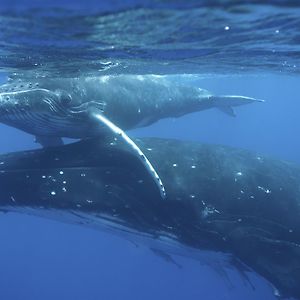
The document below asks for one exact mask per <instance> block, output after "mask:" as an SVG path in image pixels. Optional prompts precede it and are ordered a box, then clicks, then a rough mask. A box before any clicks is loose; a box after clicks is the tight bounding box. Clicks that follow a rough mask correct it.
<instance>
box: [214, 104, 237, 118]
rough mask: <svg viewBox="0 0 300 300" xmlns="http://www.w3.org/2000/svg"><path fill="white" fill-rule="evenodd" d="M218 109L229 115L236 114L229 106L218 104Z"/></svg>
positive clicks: (234, 115) (233, 115)
mask: <svg viewBox="0 0 300 300" xmlns="http://www.w3.org/2000/svg"><path fill="white" fill-rule="evenodd" d="M218 109H219V110H220V111H221V112H223V113H225V114H226V115H229V116H231V117H236V114H235V112H234V110H233V108H232V107H231V106H219V107H218Z"/></svg>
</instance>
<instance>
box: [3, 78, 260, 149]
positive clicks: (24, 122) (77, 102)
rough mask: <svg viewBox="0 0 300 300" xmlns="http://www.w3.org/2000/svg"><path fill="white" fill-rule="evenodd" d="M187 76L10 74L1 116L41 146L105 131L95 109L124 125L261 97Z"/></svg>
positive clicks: (230, 109)
mask: <svg viewBox="0 0 300 300" xmlns="http://www.w3.org/2000/svg"><path fill="white" fill-rule="evenodd" d="M189 78H191V77H190V76H186V75H178V76H176V80H174V76H170V75H165V76H158V75H116V76H100V77H79V78H71V79H70V78H65V79H64V78H55V79H51V78H41V79H38V80H35V81H34V80H32V81H27V80H26V81H22V80H13V81H12V82H9V83H7V84H4V85H2V86H1V87H0V122H2V123H5V124H7V125H10V126H13V127H16V128H19V129H21V130H24V131H26V132H28V133H31V134H33V135H35V136H36V137H37V141H38V142H39V143H41V144H42V145H44V146H49V145H59V144H62V141H61V137H69V138H80V139H81V138H86V137H92V136H101V135H104V134H107V131H109V130H106V129H107V127H108V126H107V125H106V124H104V123H103V122H102V121H101V120H95V118H94V115H95V114H99V115H101V116H104V117H105V118H107V119H108V120H109V121H110V122H112V123H113V124H115V125H116V126H118V127H119V128H121V129H122V130H124V131H126V130H128V129H134V128H137V127H143V126H147V125H150V124H152V123H154V122H156V121H158V120H160V119H162V118H168V117H180V116H183V115H185V114H188V113H192V112H195V111H201V110H205V109H210V108H218V109H220V110H222V111H224V112H226V113H228V114H230V115H234V112H233V107H234V106H239V105H244V104H248V103H253V102H259V101H262V100H258V99H255V98H251V97H244V96H234V95H231V96H223V95H213V94H212V93H211V92H209V91H207V90H205V89H201V88H199V87H196V86H193V85H192V84H191V83H189Z"/></svg>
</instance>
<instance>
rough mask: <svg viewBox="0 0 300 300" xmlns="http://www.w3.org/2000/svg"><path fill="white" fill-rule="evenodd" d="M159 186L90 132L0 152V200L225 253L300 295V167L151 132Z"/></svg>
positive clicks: (126, 154)
mask: <svg viewBox="0 0 300 300" xmlns="http://www.w3.org/2000/svg"><path fill="white" fill-rule="evenodd" d="M135 142H136V144H137V145H138V146H139V147H140V148H141V149H142V150H143V151H144V152H146V153H147V156H148V157H149V159H151V161H152V162H153V165H154V167H155V168H156V169H157V170H158V172H159V173H160V175H161V178H162V179H163V181H164V183H165V187H166V190H167V195H166V199H165V201H161V199H160V194H159V192H158V191H157V189H156V188H155V184H154V183H153V180H152V178H151V176H150V175H149V173H148V172H147V171H146V170H145V168H144V166H143V164H142V163H141V161H140V160H139V159H138V158H137V157H136V156H135V155H134V153H133V152H130V151H128V148H127V147H126V143H125V142H124V141H122V140H119V141H117V142H116V143H117V144H119V145H118V147H115V146H114V147H111V145H110V143H111V139H110V138H106V139H103V138H98V137H97V138H90V139H86V140H83V141H80V142H77V143H73V144H69V145H65V146H60V147H52V148H45V149H41V150H35V151H25V152H19V153H10V154H4V155H1V156H0V208H1V210H2V211H5V212H9V211H16V212H20V213H29V214H35V215H40V216H44V217H48V218H57V219H59V220H61V221H65V222H74V223H77V224H80V225H83V226H91V227H96V228H100V229H109V230H113V231H114V232H118V233H119V234H122V235H126V234H127V233H130V234H135V235H137V236H140V237H143V238H147V239H150V240H154V241H160V242H163V243H166V244H169V245H170V248H172V247H173V245H174V243H175V242H176V243H178V244H179V245H184V246H186V247H189V248H191V249H195V250H197V249H208V250H216V251H221V252H224V253H228V254H229V255H232V256H233V257H237V258H238V259H239V260H240V261H241V262H242V263H244V264H246V265H247V266H248V267H250V268H251V269H253V270H254V271H256V272H257V273H259V274H260V275H262V276H263V277H265V278H266V279H268V280H269V281H270V282H271V283H272V284H273V285H274V286H275V287H276V289H278V290H279V291H280V293H281V295H282V296H293V297H296V298H300V284H299V283H300V282H299V278H300V274H299V270H300V202H299V201H300V200H299V199H300V194H299V193H300V192H299V191H300V189H299V182H300V168H299V167H297V166H295V165H293V164H292V163H289V162H283V161H279V160H275V159H271V158H267V157H264V156H261V155H258V154H256V153H252V152H249V151H246V150H241V149H236V148H230V147H225V146H216V145H205V144H199V143H195V142H182V141H177V140H167V139H157V138H147V139H137V140H135Z"/></svg>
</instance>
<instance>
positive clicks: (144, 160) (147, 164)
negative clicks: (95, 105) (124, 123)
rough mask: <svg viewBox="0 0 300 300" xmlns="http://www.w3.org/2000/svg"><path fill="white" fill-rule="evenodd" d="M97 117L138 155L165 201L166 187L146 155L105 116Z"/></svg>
mask: <svg viewBox="0 0 300 300" xmlns="http://www.w3.org/2000/svg"><path fill="white" fill-rule="evenodd" d="M95 117H96V118H97V119H98V120H100V122H102V123H104V124H105V125H106V126H108V127H109V128H110V129H111V130H112V131H113V132H114V133H116V134H117V135H118V136H120V137H122V138H123V140H124V141H125V142H126V143H128V144H129V145H130V146H131V147H132V149H133V150H134V151H135V152H136V154H137V155H138V157H139V159H140V161H141V162H142V163H143V164H144V165H145V167H146V169H147V170H148V171H149V173H150V174H151V176H152V177H153V178H154V181H155V183H156V185H157V186H158V188H159V190H160V194H161V197H162V198H163V199H165V197H166V190H165V187H164V185H163V183H162V181H161V179H160V177H159V176H158V174H157V173H156V171H155V169H154V167H153V166H152V164H151V163H150V161H149V160H148V158H147V157H146V155H145V154H144V153H143V152H142V151H141V149H140V148H139V147H138V146H137V145H136V144H135V142H134V141H133V140H132V139H131V138H130V137H129V136H128V135H127V134H126V133H125V132H124V131H123V130H122V129H121V128H119V127H117V126H116V125H115V124H113V123H112V122H110V121H109V120H108V119H107V118H105V117H104V116H103V115H100V114H95Z"/></svg>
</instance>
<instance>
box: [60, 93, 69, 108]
mask: <svg viewBox="0 0 300 300" xmlns="http://www.w3.org/2000/svg"><path fill="white" fill-rule="evenodd" d="M71 101H72V96H71V95H70V94H68V93H65V92H63V93H61V94H60V102H61V104H62V105H64V106H67V105H68V104H70V103H71Z"/></svg>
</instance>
